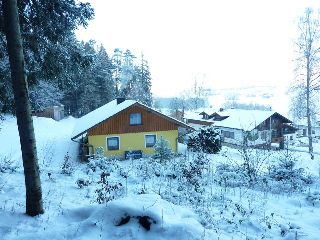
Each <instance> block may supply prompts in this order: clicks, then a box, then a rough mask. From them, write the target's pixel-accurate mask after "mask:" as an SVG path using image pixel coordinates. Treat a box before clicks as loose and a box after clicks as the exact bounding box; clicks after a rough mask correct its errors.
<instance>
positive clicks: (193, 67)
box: [76, 0, 320, 96]
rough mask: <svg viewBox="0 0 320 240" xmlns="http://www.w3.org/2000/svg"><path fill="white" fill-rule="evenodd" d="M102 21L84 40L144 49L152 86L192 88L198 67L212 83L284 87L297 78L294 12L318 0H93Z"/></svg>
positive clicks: (171, 90)
mask: <svg viewBox="0 0 320 240" xmlns="http://www.w3.org/2000/svg"><path fill="white" fill-rule="evenodd" d="M87 1H89V2H90V3H91V4H92V7H93V8H95V15H96V16H95V20H93V21H90V22H89V27H88V28H87V29H85V30H84V29H80V30H79V31H77V32H76V34H77V36H78V38H79V40H84V41H88V40H90V39H94V40H96V41H97V42H98V43H102V44H103V45H104V47H105V48H106V49H107V52H108V54H109V56H110V57H111V56H112V55H113V51H114V49H115V48H120V49H121V50H122V51H125V50H126V49H130V50H131V52H132V53H133V54H135V55H136V56H137V57H139V56H140V54H141V51H142V52H143V53H144V54H145V58H146V60H148V61H149V66H150V71H151V75H152V78H153V87H152V91H153V92H154V93H155V94H156V95H158V96H174V95H178V93H179V92H180V91H181V90H183V89H186V88H190V87H191V85H192V81H193V76H194V73H198V79H199V80H200V81H201V80H202V79H203V77H202V76H203V75H206V77H205V78H204V84H205V85H206V86H208V87H211V88H227V87H239V86H248V85H256V86H260V85H268V86H275V85H277V86H280V87H283V88H284V87H285V86H286V85H287V83H288V82H289V81H290V80H291V79H292V72H293V64H292V59H293V56H292V52H293V44H292V40H291V38H295V37H297V32H296V28H295V25H294V22H293V21H294V19H295V18H297V16H299V15H301V14H302V13H303V11H304V9H305V7H307V6H313V7H314V9H318V8H320V1H316V0H313V1H312V0H309V1H308V0H304V1H301V0H296V1H289V0H281V1H279V0H277V1H276V0H268V1H257V0H252V1H241V0H234V1H232V0H231V1H217V0H210V1H209V0H208V1H201V0H197V1H195V0H194V1H187V0H184V1H180V0H161V1H155V0H138V1H137V0H113V1H110V0H108V1H102V0H87Z"/></svg>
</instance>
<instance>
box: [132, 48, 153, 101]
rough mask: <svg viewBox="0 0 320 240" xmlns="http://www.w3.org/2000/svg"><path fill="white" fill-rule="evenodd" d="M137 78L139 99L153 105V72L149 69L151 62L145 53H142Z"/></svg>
mask: <svg viewBox="0 0 320 240" xmlns="http://www.w3.org/2000/svg"><path fill="white" fill-rule="evenodd" d="M136 70H137V73H136V74H137V78H138V82H139V83H140V84H139V85H140V86H139V89H140V92H139V101H140V102H141V103H143V104H145V105H147V106H150V107H151V106H152V102H153V100H152V93H151V86H152V83H151V80H152V78H151V73H150V69H149V63H148V61H147V60H145V58H144V54H143V53H141V59H140V64H139V66H138V67H137V69H136Z"/></svg>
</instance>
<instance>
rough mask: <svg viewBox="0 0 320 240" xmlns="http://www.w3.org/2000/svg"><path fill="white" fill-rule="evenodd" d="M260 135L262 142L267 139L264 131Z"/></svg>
mask: <svg viewBox="0 0 320 240" xmlns="http://www.w3.org/2000/svg"><path fill="white" fill-rule="evenodd" d="M260 135H261V139H263V140H265V139H266V138H267V134H266V132H265V131H263V132H261V133H260Z"/></svg>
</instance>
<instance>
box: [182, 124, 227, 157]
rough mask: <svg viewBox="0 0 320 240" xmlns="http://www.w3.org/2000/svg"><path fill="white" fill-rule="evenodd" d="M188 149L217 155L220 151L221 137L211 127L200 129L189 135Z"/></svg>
mask: <svg viewBox="0 0 320 240" xmlns="http://www.w3.org/2000/svg"><path fill="white" fill-rule="evenodd" d="M187 146H188V148H189V149H191V150H193V151H198V152H204V153H209V154H212V153H214V154H215V153H218V152H219V151H220V150H221V146H222V145H221V135H220V132H219V130H218V129H215V128H214V127H213V126H207V127H202V128H200V129H199V130H197V131H196V132H193V133H191V134H190V135H189V138H188V143H187Z"/></svg>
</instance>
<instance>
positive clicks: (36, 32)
mask: <svg viewBox="0 0 320 240" xmlns="http://www.w3.org/2000/svg"><path fill="white" fill-rule="evenodd" d="M1 5H2V2H1V1H0V7H1ZM18 8H19V12H21V14H20V19H19V20H20V21H19V22H20V28H21V33H22V40H23V50H24V58H25V69H26V75H27V82H28V88H29V94H30V100H31V103H32V107H33V110H42V109H43V108H46V107H52V105H56V104H58V103H61V104H63V105H65V110H66V111H67V112H68V113H70V114H72V115H74V116H82V115H84V114H86V113H88V112H90V111H92V110H94V109H96V108H98V107H100V106H102V105H104V104H105V103H107V102H109V101H111V100H113V99H114V98H116V97H126V98H128V99H134V100H138V101H140V102H142V103H144V104H146V105H149V106H150V105H151V104H152V94H151V74H150V70H149V65H148V62H147V61H146V59H145V57H144V55H143V54H141V56H139V58H137V57H136V56H134V55H133V54H132V53H131V51H130V50H126V51H125V52H122V51H121V50H120V49H115V50H114V55H113V56H111V57H110V56H108V54H107V51H106V49H105V48H104V47H103V46H102V45H100V46H97V44H96V43H95V41H89V42H86V43H84V42H79V41H78V40H77V39H76V36H75V34H74V29H76V28H77V27H78V26H80V25H81V26H84V27H86V26H87V25H88V21H89V20H91V19H93V17H94V10H93V9H92V8H91V6H90V4H89V3H82V2H75V1H72V2H70V3H68V4H66V3H65V1H62V0H57V1H39V2H36V3H35V2H33V1H18ZM46 9H51V11H47V10H46ZM66 12H67V13H70V14H65V13H66ZM61 19H63V21H62V20H61ZM0 20H1V21H0V22H1V24H0V112H6V113H14V112H15V107H14V98H13V92H12V85H11V76H10V66H9V58H8V54H7V51H6V50H7V46H6V37H5V33H4V24H3V21H2V20H3V16H2V11H0ZM50 105H51V106H50Z"/></svg>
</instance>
